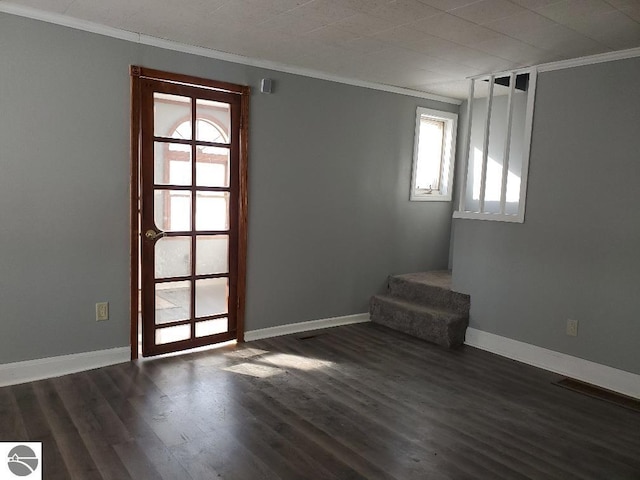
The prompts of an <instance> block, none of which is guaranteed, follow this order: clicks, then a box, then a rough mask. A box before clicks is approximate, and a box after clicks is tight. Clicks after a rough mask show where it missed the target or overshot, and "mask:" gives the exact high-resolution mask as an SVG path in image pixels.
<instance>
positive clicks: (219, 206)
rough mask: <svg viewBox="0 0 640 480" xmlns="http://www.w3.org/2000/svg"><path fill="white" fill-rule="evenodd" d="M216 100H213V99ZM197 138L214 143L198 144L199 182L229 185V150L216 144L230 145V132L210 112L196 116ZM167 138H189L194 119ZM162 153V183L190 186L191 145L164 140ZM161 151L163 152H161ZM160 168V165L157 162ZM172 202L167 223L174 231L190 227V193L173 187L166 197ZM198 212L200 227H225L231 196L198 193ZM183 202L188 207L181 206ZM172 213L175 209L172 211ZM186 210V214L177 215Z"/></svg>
mask: <svg viewBox="0 0 640 480" xmlns="http://www.w3.org/2000/svg"><path fill="white" fill-rule="evenodd" d="M212 103H213V102H212ZM195 131H196V138H197V139H199V140H202V141H205V142H209V143H211V145H197V146H196V147H195V156H196V170H195V176H196V183H197V185H199V186H204V187H228V186H229V149H228V148H225V147H218V146H216V145H215V144H228V143H229V135H228V134H227V132H226V131H225V129H224V128H223V127H222V125H220V124H219V123H218V122H217V121H216V118H215V116H214V114H211V115H210V116H207V117H199V118H196V125H195ZM167 133H168V135H167V136H168V137H171V138H176V139H181V140H190V139H191V135H192V133H193V132H192V125H191V121H190V120H189V119H188V118H187V119H185V118H183V119H181V121H178V122H177V126H175V127H172V128H171V129H170V131H168V132H167ZM162 148H163V152H162V153H163V154H162V155H161V156H160V155H158V156H157V158H163V159H164V160H163V165H162V166H161V168H159V169H158V170H161V171H162V172H163V183H165V184H172V185H188V184H189V183H190V182H191V177H192V175H193V173H194V172H193V169H192V163H191V159H192V155H193V152H192V147H191V145H188V144H180V143H164V144H163V147H162ZM158 153H160V152H158ZM158 167H160V166H159V165H158ZM166 200H167V201H168V202H170V203H171V205H167V206H166V207H167V208H165V212H166V215H167V218H165V221H166V224H167V225H170V228H171V229H172V230H188V229H189V222H190V217H189V215H188V214H187V212H188V211H189V209H188V208H187V205H188V204H190V193H189V192H187V191H180V190H172V191H171V193H170V195H169V196H168V198H167V199H166ZM197 201H198V205H199V206H200V208H199V209H198V210H197V211H196V224H197V225H198V226H199V228H198V229H199V230H224V229H226V228H227V227H228V226H227V225H225V224H224V222H225V219H226V218H227V212H228V207H229V206H228V201H229V199H228V195H225V194H224V193H223V192H202V191H201V192H199V193H198V199H197ZM180 204H184V207H185V208H180ZM170 212H173V214H171V213H170ZM179 212H184V215H180V214H178V213H179Z"/></svg>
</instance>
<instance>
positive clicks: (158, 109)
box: [153, 92, 192, 140]
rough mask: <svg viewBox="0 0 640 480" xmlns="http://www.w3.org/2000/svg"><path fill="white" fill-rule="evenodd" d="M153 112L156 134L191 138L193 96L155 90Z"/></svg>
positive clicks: (183, 138) (158, 135)
mask: <svg viewBox="0 0 640 480" xmlns="http://www.w3.org/2000/svg"><path fill="white" fill-rule="evenodd" d="M153 113H154V115H153V134H154V136H156V137H171V138H179V139H182V140H191V137H192V134H191V130H192V129H191V98H189V97H183V96H180V95H170V94H168V93H158V92H155V93H154V94H153Z"/></svg>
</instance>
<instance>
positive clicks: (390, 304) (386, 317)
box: [369, 295, 469, 348]
mask: <svg viewBox="0 0 640 480" xmlns="http://www.w3.org/2000/svg"><path fill="white" fill-rule="evenodd" d="M369 312H370V315H371V321H373V322H376V323H379V324H381V325H385V326H387V327H389V328H393V329H394V330H398V331H401V332H404V333H407V334H409V335H412V336H414V337H418V338H421V339H423V340H427V341H429V342H432V343H436V344H438V345H441V346H443V347H447V348H454V347H458V346H460V345H462V344H463V343H464V335H465V331H466V329H467V325H468V324H469V316H468V315H467V314H461V313H458V312H454V311H451V310H446V309H442V308H438V307H433V306H429V305H424V304H419V303H415V302H412V301H409V300H406V299H403V298H398V297H395V296H391V295H374V296H373V297H372V298H371V302H370V310H369Z"/></svg>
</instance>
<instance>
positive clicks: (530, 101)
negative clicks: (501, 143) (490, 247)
mask: <svg viewBox="0 0 640 480" xmlns="http://www.w3.org/2000/svg"><path fill="white" fill-rule="evenodd" d="M524 73H528V74H529V87H528V92H527V94H528V97H527V110H526V112H525V126H524V150H523V152H522V167H521V172H522V173H521V178H520V195H519V202H518V213H517V214H507V213H504V211H505V192H506V176H507V175H508V169H503V172H502V191H501V202H500V203H501V207H500V209H501V212H500V213H489V212H485V211H484V200H483V198H484V195H485V190H484V188H485V185H486V173H487V168H486V165H487V156H488V150H489V130H490V124H491V103H492V99H493V85H494V80H495V79H496V78H500V77H507V76H510V83H509V85H510V90H509V99H508V107H507V109H508V121H507V130H508V131H507V133H506V135H505V138H506V141H505V142H506V144H505V147H504V148H505V159H506V160H507V162H508V153H507V152H508V149H509V138H510V137H511V126H512V118H511V112H512V107H511V105H512V102H511V99H512V97H513V93H514V88H515V79H516V76H517V75H520V74H524ZM537 77H538V71H537V69H536V68H535V67H533V68H525V69H519V70H514V71H510V72H502V73H497V74H492V75H481V76H478V77H472V78H470V81H469V98H468V101H467V131H466V132H465V144H464V148H465V153H464V155H465V157H464V165H463V174H462V177H461V178H460V185H459V188H460V200H459V205H458V210H456V211H454V212H453V218H463V219H469V220H492V221H498V222H512V223H524V214H525V207H526V203H527V183H528V176H529V156H530V152H531V133H532V129H533V111H534V104H535V98H536V82H537ZM479 81H488V82H489V85H490V86H489V97H488V101H487V114H486V117H485V132H484V138H485V139H484V150H483V155H482V156H483V158H482V178H481V188H480V191H481V193H480V199H481V200H480V211H469V210H466V208H465V200H466V195H465V192H466V188H467V181H468V173H469V155H470V153H469V150H470V148H469V146H470V143H471V121H472V118H473V101H472V100H473V96H474V86H475V82H479ZM507 165H508V163H507Z"/></svg>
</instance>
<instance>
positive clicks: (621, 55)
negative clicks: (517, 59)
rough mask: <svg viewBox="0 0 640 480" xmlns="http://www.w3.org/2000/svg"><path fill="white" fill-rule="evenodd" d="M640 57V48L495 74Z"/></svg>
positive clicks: (506, 74) (501, 74)
mask: <svg viewBox="0 0 640 480" xmlns="http://www.w3.org/2000/svg"><path fill="white" fill-rule="evenodd" d="M636 57H640V47H634V48H629V49H627V50H617V51H615V52H606V53H598V54H596V55H588V56H586V57H577V58H569V59H567V60H558V61H557V62H549V63H540V64H538V65H531V66H528V67H520V68H516V69H515V70H505V71H502V72H497V73H494V74H493V75H494V76H495V77H506V76H508V75H509V74H511V72H515V73H516V74H518V75H519V74H521V73H526V72H528V71H529V69H530V68H536V69H537V70H538V72H552V71H554V70H564V69H566V68H574V67H582V66H584V65H595V64H597V63H605V62H615V61H616V60H625V59H627V58H636ZM487 76H488V74H486V73H481V74H479V75H473V76H471V77H467V79H469V80H480V79H484V78H487Z"/></svg>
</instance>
